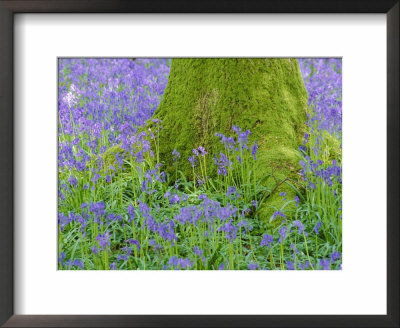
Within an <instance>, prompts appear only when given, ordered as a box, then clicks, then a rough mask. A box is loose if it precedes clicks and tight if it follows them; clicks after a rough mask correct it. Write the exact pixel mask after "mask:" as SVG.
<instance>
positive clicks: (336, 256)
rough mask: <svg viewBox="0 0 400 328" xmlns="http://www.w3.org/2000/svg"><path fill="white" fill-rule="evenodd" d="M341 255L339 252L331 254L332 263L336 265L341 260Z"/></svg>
mask: <svg viewBox="0 0 400 328" xmlns="http://www.w3.org/2000/svg"><path fill="white" fill-rule="evenodd" d="M340 258H341V254H340V253H339V252H338V251H334V252H333V253H332V254H331V263H335V262H336V261H337V260H340Z"/></svg>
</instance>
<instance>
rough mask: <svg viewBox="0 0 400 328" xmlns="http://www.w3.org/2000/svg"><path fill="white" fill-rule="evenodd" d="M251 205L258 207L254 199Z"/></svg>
mask: <svg viewBox="0 0 400 328" xmlns="http://www.w3.org/2000/svg"><path fill="white" fill-rule="evenodd" d="M251 203H252V204H253V206H254V208H256V207H257V201H256V200H254V199H253V200H252V201H251Z"/></svg>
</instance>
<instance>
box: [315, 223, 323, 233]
mask: <svg viewBox="0 0 400 328" xmlns="http://www.w3.org/2000/svg"><path fill="white" fill-rule="evenodd" d="M321 224H322V223H321V222H319V221H318V222H317V223H316V225H315V227H314V232H315V234H316V235H318V233H319V228H321Z"/></svg>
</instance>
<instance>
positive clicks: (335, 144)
mask: <svg viewBox="0 0 400 328" xmlns="http://www.w3.org/2000/svg"><path fill="white" fill-rule="evenodd" d="M321 148H322V153H323V160H324V161H325V162H329V163H330V162H331V161H332V160H333V159H336V160H340V159H341V158H342V148H341V147H340V141H339V140H338V139H337V138H335V137H334V136H332V135H331V134H330V133H329V132H328V131H323V132H322V138H321Z"/></svg>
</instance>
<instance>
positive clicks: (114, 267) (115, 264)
mask: <svg viewBox="0 0 400 328" xmlns="http://www.w3.org/2000/svg"><path fill="white" fill-rule="evenodd" d="M115 269H117V263H116V262H113V263H111V264H110V270H115Z"/></svg>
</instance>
